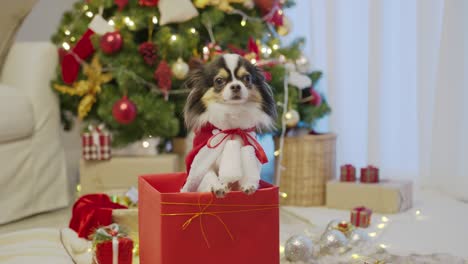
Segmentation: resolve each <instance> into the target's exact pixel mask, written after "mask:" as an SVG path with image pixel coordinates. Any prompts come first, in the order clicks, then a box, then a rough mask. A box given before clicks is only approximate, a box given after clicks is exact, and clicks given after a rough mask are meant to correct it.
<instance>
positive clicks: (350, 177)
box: [340, 164, 356, 182]
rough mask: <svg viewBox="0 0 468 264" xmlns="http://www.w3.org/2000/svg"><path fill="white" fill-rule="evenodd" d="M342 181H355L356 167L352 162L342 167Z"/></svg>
mask: <svg viewBox="0 0 468 264" xmlns="http://www.w3.org/2000/svg"><path fill="white" fill-rule="evenodd" d="M340 172H341V173H340V181H342V182H354V181H356V168H355V167H354V166H353V165H351V164H345V165H343V166H341V167H340Z"/></svg>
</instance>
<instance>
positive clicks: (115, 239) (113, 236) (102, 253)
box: [94, 224, 133, 264]
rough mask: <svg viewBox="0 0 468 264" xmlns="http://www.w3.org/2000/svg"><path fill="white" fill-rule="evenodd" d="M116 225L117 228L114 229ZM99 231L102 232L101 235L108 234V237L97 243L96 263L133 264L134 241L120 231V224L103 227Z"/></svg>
mask: <svg viewBox="0 0 468 264" xmlns="http://www.w3.org/2000/svg"><path fill="white" fill-rule="evenodd" d="M114 227H117V230H113V229H114ZM97 232H101V236H103V235H106V234H107V235H108V237H107V239H105V241H103V242H99V243H96V248H95V253H94V254H95V262H96V264H132V260H133V241H132V239H130V238H128V237H125V236H123V235H122V234H121V233H119V231H118V225H116V224H112V225H110V226H107V227H101V228H98V229H97V230H96V233H97Z"/></svg>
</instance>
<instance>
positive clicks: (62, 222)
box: [0, 207, 71, 234]
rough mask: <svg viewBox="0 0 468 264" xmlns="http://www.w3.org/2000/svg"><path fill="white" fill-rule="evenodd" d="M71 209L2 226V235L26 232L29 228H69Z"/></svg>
mask: <svg viewBox="0 0 468 264" xmlns="http://www.w3.org/2000/svg"><path fill="white" fill-rule="evenodd" d="M70 214H71V207H67V208H63V209H59V210H55V211H51V212H46V213H42V214H37V215H34V216H31V217H28V218H25V219H21V220H18V221H15V222H12V223H8V224H4V225H0V234H5V233H9V232H14V231H18V230H24V229H29V228H40V227H53V228H60V227H66V226H68V221H70Z"/></svg>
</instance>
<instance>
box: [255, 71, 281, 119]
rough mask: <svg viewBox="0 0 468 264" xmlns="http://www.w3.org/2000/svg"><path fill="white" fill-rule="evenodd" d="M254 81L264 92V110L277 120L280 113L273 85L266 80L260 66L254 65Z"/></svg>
mask: <svg viewBox="0 0 468 264" xmlns="http://www.w3.org/2000/svg"><path fill="white" fill-rule="evenodd" d="M254 67H255V70H254V71H252V72H253V76H252V77H253V78H252V79H253V83H254V84H255V85H256V86H257V87H258V89H259V92H260V93H261V94H262V98H263V102H262V110H263V111H264V112H265V113H267V114H268V115H269V116H270V117H271V118H272V119H273V120H276V118H277V116H278V113H277V111H276V102H275V98H274V96H273V91H272V90H271V87H270V86H269V85H268V83H267V82H266V80H265V75H264V73H263V70H262V69H261V68H260V67H257V66H254Z"/></svg>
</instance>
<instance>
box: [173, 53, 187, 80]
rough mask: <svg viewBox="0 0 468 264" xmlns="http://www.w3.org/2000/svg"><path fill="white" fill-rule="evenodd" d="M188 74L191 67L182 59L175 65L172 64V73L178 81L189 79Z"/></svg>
mask: <svg viewBox="0 0 468 264" xmlns="http://www.w3.org/2000/svg"><path fill="white" fill-rule="evenodd" d="M188 72H189V65H188V64H187V63H186V62H185V61H184V60H182V58H178V59H177V61H176V62H175V63H174V64H172V73H173V74H174V76H175V77H176V78H177V79H179V80H183V79H185V77H187V73H188Z"/></svg>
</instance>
